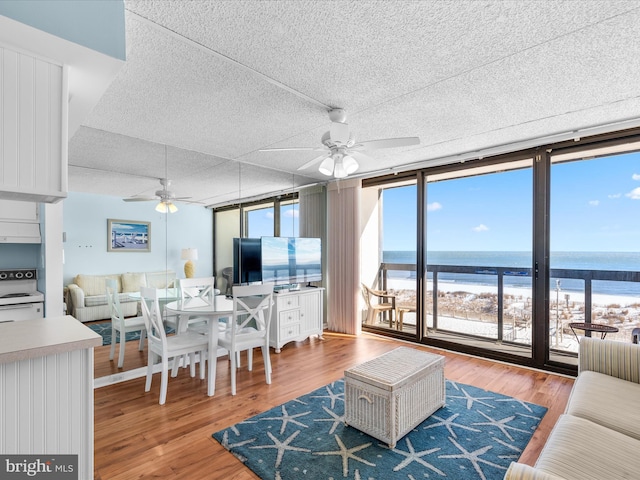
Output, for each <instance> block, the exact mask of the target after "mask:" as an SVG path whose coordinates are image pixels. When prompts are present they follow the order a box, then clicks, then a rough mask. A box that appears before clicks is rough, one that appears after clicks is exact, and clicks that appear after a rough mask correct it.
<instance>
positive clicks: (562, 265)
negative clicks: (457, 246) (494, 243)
mask: <svg viewBox="0 0 640 480" xmlns="http://www.w3.org/2000/svg"><path fill="white" fill-rule="evenodd" d="M531 255H532V254H531V252H467V251H465V252H456V251H452V252H445V251H438V252H429V253H428V254H427V265H459V266H474V267H484V268H491V267H506V268H509V269H512V270H513V272H514V273H515V275H513V276H506V275H505V276H504V285H505V286H519V287H530V286H531V277H530V276H526V275H521V276H519V275H518V273H520V272H521V271H519V270H518V269H525V268H531ZM383 262H385V263H408V264H415V263H416V252H414V251H394V250H391V251H385V252H383ZM550 265H551V268H552V269H571V270H613V271H626V272H629V271H631V272H638V271H640V252H552V253H551V262H550ZM478 271H479V272H482V271H483V268H480V269H479V270H478ZM389 276H390V277H393V278H415V272H406V271H395V272H389ZM428 278H429V279H431V278H432V274H431V273H429V274H428ZM558 280H559V281H560V289H561V290H562V291H575V292H584V281H583V280H580V279H571V278H561V279H558ZM438 281H439V282H455V283H460V284H482V285H496V284H497V276H496V275H491V274H459V273H439V274H438ZM555 283H556V279H554V278H552V279H551V284H552V285H555ZM593 293H594V294H608V295H625V296H638V297H640V283H637V282H615V281H597V280H594V281H593Z"/></svg>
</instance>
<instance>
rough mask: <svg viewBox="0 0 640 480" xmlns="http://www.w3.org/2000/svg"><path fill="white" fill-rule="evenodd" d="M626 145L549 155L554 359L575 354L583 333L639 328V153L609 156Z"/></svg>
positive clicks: (611, 334)
mask: <svg viewBox="0 0 640 480" xmlns="http://www.w3.org/2000/svg"><path fill="white" fill-rule="evenodd" d="M633 147H634V145H628V146H627V147H626V148H633ZM624 149H625V146H624V145H619V144H615V145H605V146H601V147H599V148H597V149H590V150H589V151H588V152H585V151H582V150H579V149H578V150H576V149H568V150H565V151H563V150H557V151H554V152H553V153H552V154H551V156H550V161H551V169H550V170H551V175H550V177H551V182H550V185H551V192H550V198H551V202H550V220H551V221H550V274H549V276H550V288H551V290H550V302H549V320H550V329H549V336H550V338H549V346H550V357H551V359H552V360H554V361H558V362H564V361H566V358H567V356H569V355H570V354H574V355H575V353H576V352H577V351H578V342H579V339H580V337H581V336H583V335H597V336H598V337H600V336H601V335H602V334H606V338H608V339H612V340H618V341H621V342H630V341H631V339H632V334H633V332H634V330H635V329H637V328H638V327H640V283H639V280H640V278H638V277H639V275H640V274H639V273H638V272H640V252H639V248H638V246H639V245H640V153H638V152H633V151H632V152H628V153H627V152H621V153H612V151H620V150H624ZM585 157H586V158H585Z"/></svg>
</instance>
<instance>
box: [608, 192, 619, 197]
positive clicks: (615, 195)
mask: <svg viewBox="0 0 640 480" xmlns="http://www.w3.org/2000/svg"><path fill="white" fill-rule="evenodd" d="M621 196H622V194H621V193H614V194H613V195H608V197H609V198H620V197H621Z"/></svg>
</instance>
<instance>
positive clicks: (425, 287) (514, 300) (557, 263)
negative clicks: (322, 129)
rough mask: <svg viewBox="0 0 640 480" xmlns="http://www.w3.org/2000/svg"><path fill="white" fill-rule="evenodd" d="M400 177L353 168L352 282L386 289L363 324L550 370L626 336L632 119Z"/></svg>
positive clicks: (634, 329) (636, 283)
mask: <svg viewBox="0 0 640 480" xmlns="http://www.w3.org/2000/svg"><path fill="white" fill-rule="evenodd" d="M402 177H403V178H404V180H403V179H402V178H396V177H394V176H391V175H388V176H384V177H380V178H378V179H367V180H365V181H363V198H364V201H363V211H364V213H363V218H364V227H363V242H362V259H361V264H362V267H361V271H362V272H363V275H362V281H363V283H364V282H367V284H368V285H369V286H370V287H373V288H379V289H386V290H387V291H388V293H390V294H393V295H394V298H395V302H396V303H395V309H394V312H393V316H392V315H391V313H385V314H376V321H375V322H374V323H373V324H368V322H366V315H364V314H363V319H365V322H364V325H365V328H366V329H375V330H378V331H383V332H386V333H387V334H392V335H394V336H405V337H406V338H410V339H413V340H414V341H417V342H422V343H426V344H431V345H435V346H444V347H447V348H453V349H456V350H460V351H466V352H470V353H474V354H481V355H486V356H488V357H492V358H501V359H507V360H510V361H515V362H517V363H523V364H529V365H532V366H536V367H543V368H550V369H555V370H557V371H569V370H575V368H576V365H577V350H578V344H579V341H580V338H581V337H582V336H598V337H602V336H605V335H606V338H608V339H612V340H617V341H623V342H630V341H632V338H633V337H634V335H635V336H636V338H637V337H638V336H640V249H639V248H638V245H640V130H628V131H625V132H618V133H614V134H604V135H599V136H596V137H591V138H586V139H579V138H576V139H572V140H568V141H565V142H558V143H555V144H550V145H541V146H539V147H537V148H532V149H530V150H523V151H521V152H514V153H512V154H505V155H502V156H499V157H493V158H486V159H477V160H473V161H468V162H467V163H456V164H452V165H442V166H436V167H432V168H425V169H423V170H420V171H415V172H407V173H404V174H403V175H402ZM408 179H411V180H408ZM391 318H393V319H395V320H394V321H391ZM400 319H402V321H399V320H400Z"/></svg>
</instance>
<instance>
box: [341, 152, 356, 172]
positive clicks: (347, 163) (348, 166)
mask: <svg viewBox="0 0 640 480" xmlns="http://www.w3.org/2000/svg"><path fill="white" fill-rule="evenodd" d="M342 164H343V166H344V169H345V171H346V172H347V175H351V174H352V173H353V172H355V171H356V170H358V166H359V165H358V162H356V160H355V158H353V157H352V156H350V155H345V156H344V158H343V159H342Z"/></svg>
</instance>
